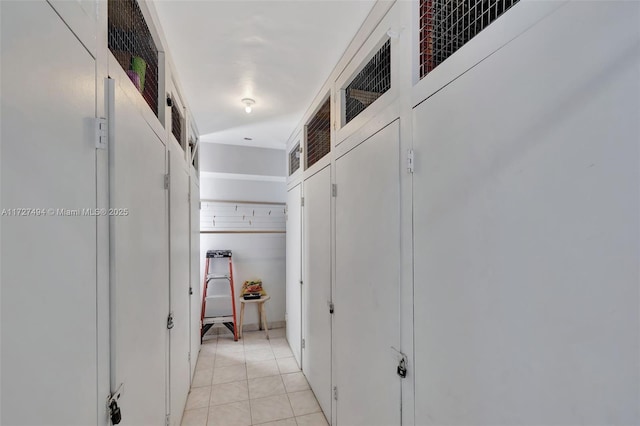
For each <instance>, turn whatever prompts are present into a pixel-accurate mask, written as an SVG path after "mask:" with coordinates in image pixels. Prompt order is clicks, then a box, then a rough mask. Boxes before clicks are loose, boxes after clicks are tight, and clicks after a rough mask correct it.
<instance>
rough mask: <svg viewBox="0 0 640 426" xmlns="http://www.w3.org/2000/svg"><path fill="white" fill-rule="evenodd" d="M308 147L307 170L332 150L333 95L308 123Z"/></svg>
mask: <svg viewBox="0 0 640 426" xmlns="http://www.w3.org/2000/svg"><path fill="white" fill-rule="evenodd" d="M306 132H307V139H306V140H307V149H306V153H307V156H306V163H305V170H306V169H308V168H309V167H311V166H313V165H314V164H315V163H316V162H317V161H318V160H320V159H321V158H322V157H324V156H325V155H327V154H328V153H329V151H331V97H329V98H327V100H326V101H325V102H324V104H322V106H321V107H320V109H319V110H318V112H316V115H314V116H313V118H312V119H311V120H310V121H309V122H308V123H307V126H306Z"/></svg>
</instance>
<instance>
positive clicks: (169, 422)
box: [164, 414, 171, 426]
mask: <svg viewBox="0 0 640 426" xmlns="http://www.w3.org/2000/svg"><path fill="white" fill-rule="evenodd" d="M170 424H171V415H170V414H167V415H166V416H165V418H164V425H165V426H169V425H170Z"/></svg>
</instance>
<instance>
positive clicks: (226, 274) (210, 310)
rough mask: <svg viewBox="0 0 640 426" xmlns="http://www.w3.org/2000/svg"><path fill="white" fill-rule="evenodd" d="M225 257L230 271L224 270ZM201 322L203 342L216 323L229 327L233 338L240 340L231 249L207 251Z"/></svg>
mask: <svg viewBox="0 0 640 426" xmlns="http://www.w3.org/2000/svg"><path fill="white" fill-rule="evenodd" d="M224 259H228V265H229V266H228V268H229V269H228V271H224V264H222V262H221V260H224ZM200 324H201V327H200V341H201V342H202V338H203V337H204V335H205V334H206V332H207V331H209V329H210V328H211V327H213V326H214V325H215V324H222V325H224V326H225V327H227V328H228V329H229V330H230V331H231V332H232V333H233V340H235V341H237V340H238V327H237V324H238V322H237V321H236V297H235V291H234V288H233V262H232V260H231V250H208V251H207V260H206V263H205V268H204V291H203V292H202V314H201V323H200Z"/></svg>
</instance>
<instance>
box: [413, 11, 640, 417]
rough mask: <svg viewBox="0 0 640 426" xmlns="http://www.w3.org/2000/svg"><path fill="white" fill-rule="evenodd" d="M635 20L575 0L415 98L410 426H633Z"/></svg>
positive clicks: (638, 133)
mask: <svg viewBox="0 0 640 426" xmlns="http://www.w3.org/2000/svg"><path fill="white" fill-rule="evenodd" d="M523 3H524V2H523ZM523 6H524V4H523ZM517 7H519V5H516V6H515V7H514V8H517ZM514 12H515V10H514ZM507 15H509V13H508V12H507V14H505V16H504V18H500V20H502V19H505V20H506V21H508V20H509V19H510V16H507ZM639 16H640V5H639V4H638V3H637V2H613V3H609V2H588V3H586V2H568V3H567V4H566V5H565V6H563V7H561V8H559V9H558V10H557V11H556V12H554V13H553V14H551V15H550V16H548V17H547V18H545V19H544V20H542V21H541V22H540V23H538V24H537V25H535V26H533V27H532V28H530V29H529V30H528V31H527V32H525V33H524V34H522V36H520V37H518V38H516V39H515V40H513V41H512V42H510V43H509V44H507V45H506V46H505V47H504V48H502V49H500V50H499V51H497V52H496V53H495V54H493V55H492V56H490V57H489V58H487V59H486V60H484V61H483V62H481V63H480V64H478V65H477V66H476V67H474V68H473V69H471V70H470V71H469V72H467V73H465V74H464V75H462V76H461V77H460V78H459V79H457V80H455V81H454V82H452V83H451V84H450V85H448V86H446V87H445V88H443V89H442V90H441V91H440V92H438V93H436V94H435V95H434V96H433V97H432V98H430V99H428V100H426V101H425V102H423V103H422V104H420V105H419V106H418V107H416V108H415V110H414V119H413V123H414V126H415V127H414V137H413V141H414V144H415V152H416V159H417V160H418V161H417V163H416V173H415V174H414V229H415V234H414V238H415V239H414V244H415V246H414V247H415V255H414V258H415V277H416V281H415V287H414V289H415V400H416V409H415V415H416V417H415V421H416V424H421V425H445V424H446V425H451V424H476V425H480V424H482V425H497V424H502V425H532V424H539V425H540V424H545V425H550V424H556V425H558V424H563V425H568V424H580V423H587V422H588V423H590V424H640V410H639V407H640V406H639V405H638V400H639V399H640V395H639V386H638V383H640V370H639V369H638V360H639V359H640V358H639V356H640V354H639V348H640V346H639V345H638V339H639V337H638V336H640V332H639V331H640V330H639V324H638V282H639V271H638V258H639V256H640V253H639V235H640V234H639V232H638V230H639V225H640V221H639V219H638V218H639V217H640V210H639V206H640V204H639V203H638V182H639V172H640V168H639V163H638V141H640V128H639V127H638V117H640V97H639V96H638V95H639V94H640V80H639V79H638V70H639V69H640V54H639V53H638V47H639V46H640V44H639V41H640V29H639V27H638V17H639ZM496 24H498V22H496ZM492 25H494V24H492ZM490 30H491V28H488V29H487V30H486V31H487V35H489V34H491V33H490V32H489V31H490ZM478 38H480V37H478ZM486 40H489V39H485V41H486ZM474 41H475V40H472V41H471V42H469V46H468V47H469V48H470V49H473V46H472V44H473V43H474ZM478 41H479V40H478ZM583 46H590V48H589V49H584V48H583ZM466 48H467V46H465V49H466ZM460 53H462V51H460ZM542 64H544V66H541V65H542ZM427 78H428V77H427Z"/></svg>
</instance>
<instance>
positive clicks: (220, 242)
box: [200, 143, 286, 327]
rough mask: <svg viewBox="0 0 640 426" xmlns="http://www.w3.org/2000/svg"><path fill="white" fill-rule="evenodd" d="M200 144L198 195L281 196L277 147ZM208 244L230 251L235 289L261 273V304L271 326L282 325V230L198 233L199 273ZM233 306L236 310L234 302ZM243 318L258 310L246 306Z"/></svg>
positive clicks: (254, 319)
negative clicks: (266, 296) (265, 295)
mask: <svg viewBox="0 0 640 426" xmlns="http://www.w3.org/2000/svg"><path fill="white" fill-rule="evenodd" d="M200 149H201V151H200V164H201V177H200V198H201V199H202V200H236V201H254V202H255V201H259V202H274V203H284V202H285V201H286V188H285V182H284V174H285V171H286V165H285V161H284V158H283V157H284V156H283V155H282V154H283V151H282V150H278V149H266V148H256V147H245V146H235V145H222V144H211V143H203V144H202V145H201V147H200ZM282 208H284V206H282ZM212 249H230V250H232V251H233V266H234V271H233V272H234V281H235V291H236V295H238V294H239V293H240V289H241V288H242V283H243V282H244V281H245V280H249V279H254V278H260V279H262V282H263V284H264V286H265V290H266V291H267V293H269V295H270V296H271V300H270V301H269V302H268V303H267V304H266V305H265V306H266V308H267V321H268V322H269V324H271V325H273V326H282V325H284V320H285V266H286V264H285V251H286V244H285V234H201V236H200V253H201V256H202V257H201V263H200V276H201V277H203V276H204V267H205V257H204V256H205V254H206V252H207V250H212ZM201 283H202V279H201ZM236 309H238V313H239V309H240V306H239V304H237V305H236ZM244 322H245V324H246V325H247V327H251V326H252V325H257V323H258V314H257V310H256V309H251V308H248V309H247V310H246V311H245V318H244Z"/></svg>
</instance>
